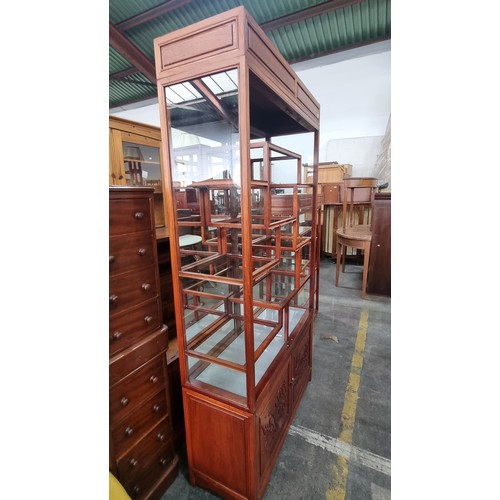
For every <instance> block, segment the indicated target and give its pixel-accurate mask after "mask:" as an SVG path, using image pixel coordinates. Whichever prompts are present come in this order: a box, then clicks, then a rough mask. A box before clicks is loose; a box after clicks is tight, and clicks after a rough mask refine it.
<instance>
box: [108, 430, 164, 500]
mask: <svg viewBox="0 0 500 500" xmlns="http://www.w3.org/2000/svg"><path fill="white" fill-rule="evenodd" d="M173 459H174V447H173V443H172V431H171V428H170V425H169V421H168V420H163V421H162V422H161V423H160V424H159V425H158V426H156V427H155V428H154V429H153V430H151V431H150V432H149V433H148V434H147V435H146V436H145V437H144V438H143V439H141V441H139V442H138V443H137V445H136V446H134V448H132V449H131V450H130V451H128V452H127V453H126V454H125V455H124V456H123V457H122V458H121V459H119V460H118V461H117V465H118V478H119V480H120V482H121V483H122V485H123V487H124V488H125V489H126V490H127V492H128V493H129V495H131V496H132V498H137V497H140V496H141V494H143V493H144V492H145V490H147V489H148V488H150V487H151V486H152V484H153V483H154V482H155V481H156V480H157V479H158V478H159V477H160V476H161V474H162V472H163V471H164V470H167V469H168V467H169V466H170V465H171V463H172V461H173Z"/></svg>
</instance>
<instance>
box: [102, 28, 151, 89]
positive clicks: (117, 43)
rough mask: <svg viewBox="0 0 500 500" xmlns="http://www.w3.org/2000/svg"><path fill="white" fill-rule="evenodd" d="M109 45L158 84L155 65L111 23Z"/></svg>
mask: <svg viewBox="0 0 500 500" xmlns="http://www.w3.org/2000/svg"><path fill="white" fill-rule="evenodd" d="M109 44H110V45H111V47H113V48H114V49H115V50H116V51H117V52H118V53H119V54H121V55H122V56H123V57H124V58H125V59H127V61H128V62H129V63H130V64H132V65H134V66H135V67H136V68H137V69H138V70H139V71H140V72H141V73H142V74H143V75H144V76H145V77H146V78H148V79H149V80H151V81H152V82H153V83H154V84H156V69H155V65H154V64H153V63H152V62H151V61H150V60H149V59H148V58H147V57H146V56H145V55H144V54H143V53H142V52H141V51H140V50H139V49H138V48H137V47H136V46H135V45H134V44H133V43H131V42H130V41H129V40H128V38H127V37H126V36H125V35H124V34H123V33H121V32H120V31H119V30H118V29H116V27H115V26H113V25H112V24H111V23H109Z"/></svg>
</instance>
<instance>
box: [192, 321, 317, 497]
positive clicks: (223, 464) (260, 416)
mask: <svg viewBox="0 0 500 500" xmlns="http://www.w3.org/2000/svg"><path fill="white" fill-rule="evenodd" d="M304 330H305V331H303V332H302V334H301V335H298V336H297V338H296V340H295V341H294V344H295V345H294V346H293V347H291V348H290V349H289V352H288V353H287V356H286V357H285V359H283V362H282V363H280V366H279V367H277V368H276V370H275V372H274V374H273V376H272V377H271V380H270V381H269V382H268V383H267V384H266V386H265V387H264V388H263V390H262V393H261V394H260V396H259V398H258V401H257V407H256V410H255V413H250V412H247V411H245V410H242V409H241V408H238V407H235V406H232V405H230V404H228V403H225V402H222V401H219V400H217V399H215V398H212V397H210V396H208V395H206V394H203V393H200V392H197V391H196V390H193V389H191V388H189V387H184V388H183V397H184V412H185V427H186V447H187V454H188V462H189V481H190V483H191V484H192V485H198V486H200V487H202V488H205V489H208V490H211V491H213V492H215V493H217V494H219V495H221V496H222V497H224V498H233V499H239V500H240V499H249V500H257V499H261V498H263V496H264V492H265V490H266V487H267V484H268V482H269V479H270V477H271V473H272V470H273V468H274V464H275V463H276V460H277V458H278V455H279V452H280V450H281V447H282V445H283V442H284V440H285V438H286V435H287V432H288V429H289V427H290V425H291V423H292V420H293V417H294V416H295V413H296V410H297V408H298V406H299V403H300V400H301V398H302V396H303V394H304V391H305V389H306V387H307V384H308V382H309V381H310V380H311V338H312V324H311V323H309V324H308V325H307V326H306V327H305V328H304Z"/></svg>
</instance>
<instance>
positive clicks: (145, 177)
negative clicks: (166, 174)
mask: <svg viewBox="0 0 500 500" xmlns="http://www.w3.org/2000/svg"><path fill="white" fill-rule="evenodd" d="M122 146H123V163H124V167H125V180H126V184H127V186H154V187H155V188H158V190H159V192H161V170H160V149H159V148H156V147H152V146H145V145H143V144H137V143H135V142H122Z"/></svg>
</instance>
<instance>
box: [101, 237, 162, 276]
mask: <svg viewBox="0 0 500 500" xmlns="http://www.w3.org/2000/svg"><path fill="white" fill-rule="evenodd" d="M154 262H155V261H154V251H153V236H152V234H151V233H150V232H144V233H142V232H141V233H134V234H130V235H127V236H116V237H112V238H110V240H109V274H110V275H112V276H113V275H115V274H120V273H124V272H127V271H134V270H136V269H140V268H143V267H148V266H154Z"/></svg>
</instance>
